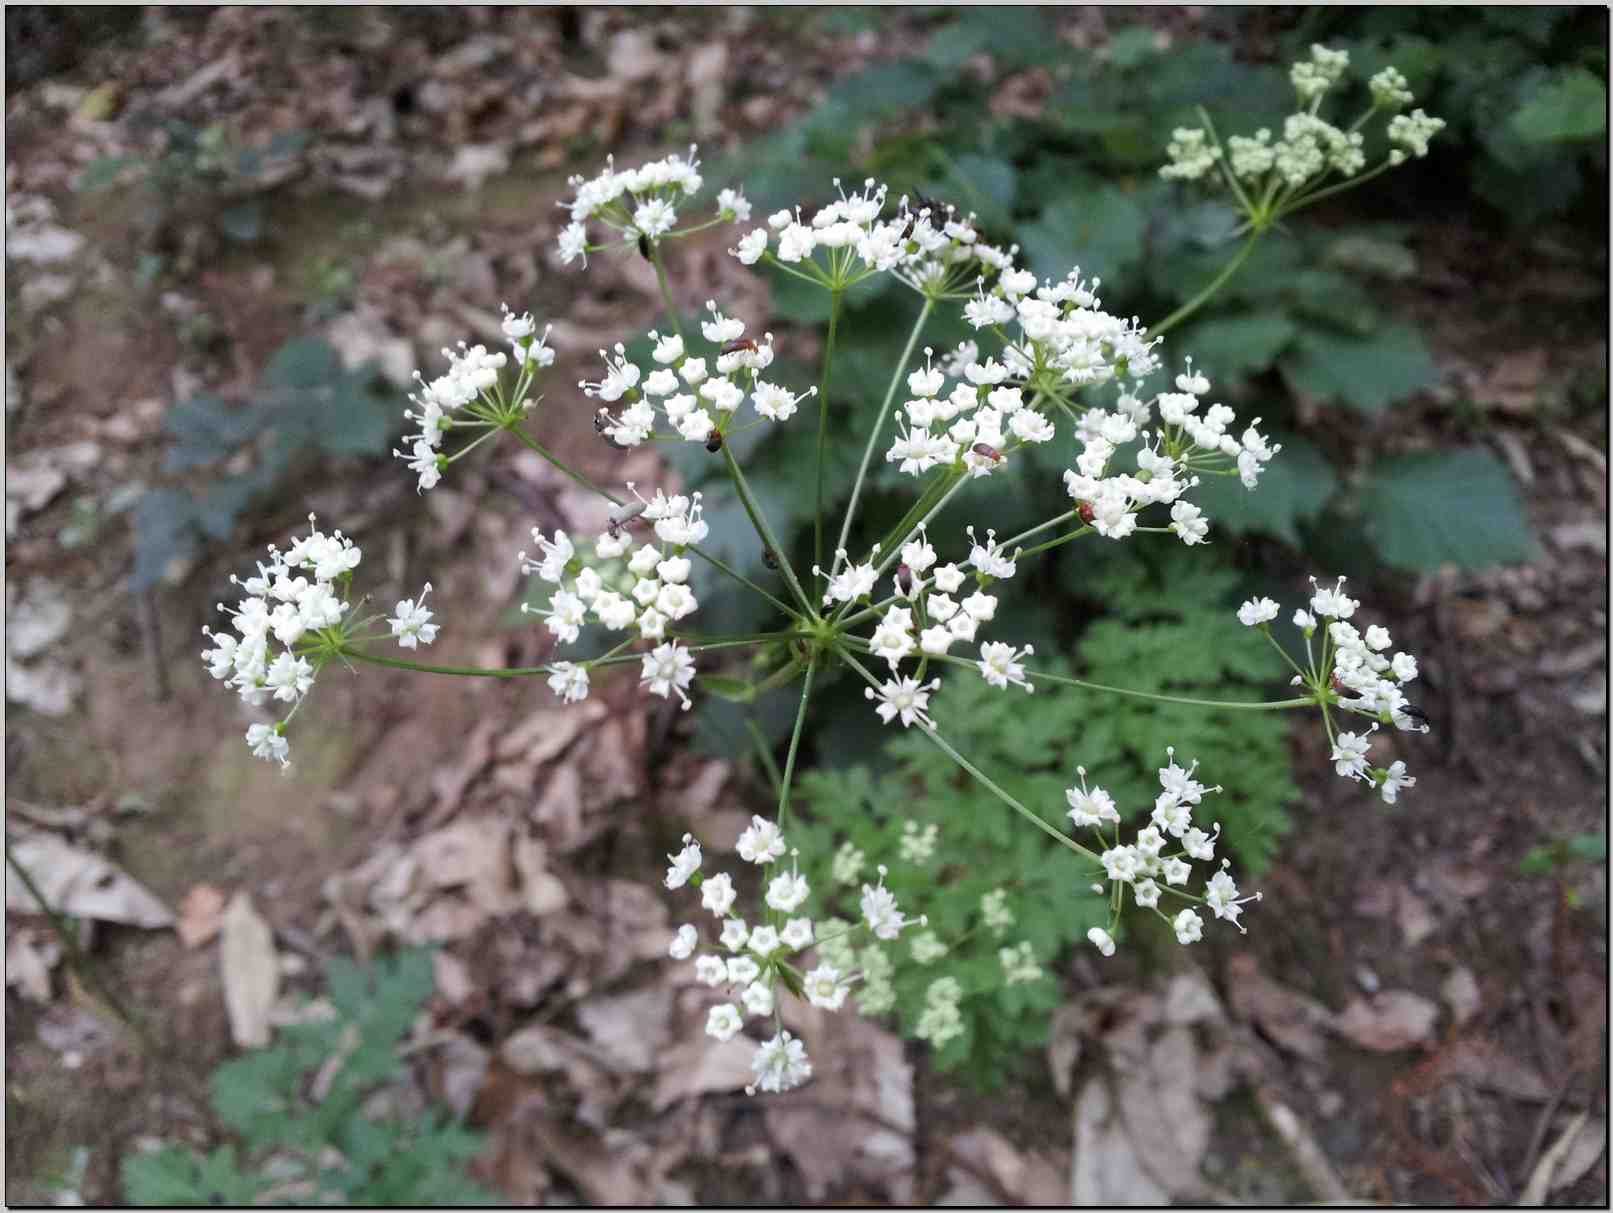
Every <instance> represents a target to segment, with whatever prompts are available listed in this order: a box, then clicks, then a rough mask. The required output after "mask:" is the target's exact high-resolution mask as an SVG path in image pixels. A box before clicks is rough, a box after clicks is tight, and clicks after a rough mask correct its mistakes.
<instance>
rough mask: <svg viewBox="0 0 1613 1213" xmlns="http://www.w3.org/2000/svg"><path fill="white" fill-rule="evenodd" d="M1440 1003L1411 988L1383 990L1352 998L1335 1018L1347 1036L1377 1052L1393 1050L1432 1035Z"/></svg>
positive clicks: (1339, 1031) (1335, 1023)
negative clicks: (1431, 1000) (1412, 990)
mask: <svg viewBox="0 0 1613 1213" xmlns="http://www.w3.org/2000/svg"><path fill="white" fill-rule="evenodd" d="M1438 1018H1439V1006H1438V1004H1436V1003H1433V1002H1430V1001H1429V1000H1428V999H1426V998H1424V997H1423V996H1422V995H1420V994H1413V993H1412V992H1411V991H1410V990H1383V991H1381V992H1379V993H1377V994H1373V995H1370V996H1368V997H1365V998H1357V999H1355V1000H1353V1001H1352V1002H1351V1003H1350V1005H1349V1006H1347V1007H1345V1008H1344V1010H1343V1011H1341V1012H1339V1014H1338V1016H1337V1017H1336V1018H1335V1019H1334V1023H1333V1026H1334V1029H1335V1030H1336V1031H1337V1032H1338V1033H1339V1034H1340V1035H1341V1036H1343V1037H1345V1038H1346V1039H1348V1040H1350V1041H1353V1042H1354V1043H1355V1044H1357V1045H1360V1046H1361V1047H1362V1048H1363V1049H1371V1050H1372V1051H1373V1052H1376V1053H1393V1052H1396V1051H1398V1050H1400V1049H1408V1048H1410V1047H1411V1046H1412V1045H1415V1044H1421V1043H1422V1042H1423V1041H1425V1040H1427V1039H1428V1038H1429V1037H1431V1036H1432V1035H1433V1034H1434V1022H1435V1021H1436V1020H1437V1019H1438Z"/></svg>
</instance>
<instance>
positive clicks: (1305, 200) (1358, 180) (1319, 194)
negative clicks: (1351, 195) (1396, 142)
mask: <svg viewBox="0 0 1613 1213" xmlns="http://www.w3.org/2000/svg"><path fill="white" fill-rule="evenodd" d="M1389 168H1390V163H1389V159H1388V158H1387V157H1385V158H1384V161H1383V163H1382V164H1380V165H1378V167H1377V168H1373V169H1368V170H1367V171H1366V172H1364V173H1361V174H1359V175H1357V176H1354V177H1351V178H1349V179H1348V180H1347V181H1337V182H1334V183H1333V184H1332V185H1330V186H1328V187H1327V188H1326V189H1321V190H1316V191H1314V192H1312V193H1309V194H1300V195H1299V196H1298V197H1295V198H1291V199H1289V201H1288V202H1286V203H1285V204H1284V205H1283V206H1282V208H1281V209H1280V210H1279V211H1278V217H1279V218H1286V217H1287V216H1289V215H1292V214H1293V213H1294V212H1295V211H1298V210H1304V209H1305V208H1306V207H1307V206H1309V205H1310V204H1311V203H1313V202H1320V201H1321V200H1322V199H1323V198H1327V197H1329V196H1331V195H1333V194H1341V193H1343V192H1344V191H1345V190H1347V189H1352V188H1354V187H1355V186H1358V185H1365V184H1366V183H1367V182H1368V181H1371V180H1372V179H1373V178H1374V177H1376V176H1378V175H1379V174H1380V173H1384V172H1387V171H1388V170H1389Z"/></svg>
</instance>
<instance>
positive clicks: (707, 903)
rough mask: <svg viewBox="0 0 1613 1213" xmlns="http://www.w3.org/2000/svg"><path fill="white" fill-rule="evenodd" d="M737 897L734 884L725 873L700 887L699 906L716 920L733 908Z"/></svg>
mask: <svg viewBox="0 0 1613 1213" xmlns="http://www.w3.org/2000/svg"><path fill="white" fill-rule="evenodd" d="M737 896H738V894H737V893H736V892H735V891H734V882H733V880H732V879H731V878H730V877H729V875H728V873H727V872H719V873H717V875H715V876H712V877H710V878H708V879H707V880H706V881H705V883H704V884H702V885H701V886H700V904H701V905H702V906H704V907H705V908H706V909H708V910H710V911H711V912H712V913H713V914H715V915H716V916H717V917H718V918H721V917H723V915H725V914H727V913H728V911H729V910H731V909H733V908H734V899H735V898H736V897H737Z"/></svg>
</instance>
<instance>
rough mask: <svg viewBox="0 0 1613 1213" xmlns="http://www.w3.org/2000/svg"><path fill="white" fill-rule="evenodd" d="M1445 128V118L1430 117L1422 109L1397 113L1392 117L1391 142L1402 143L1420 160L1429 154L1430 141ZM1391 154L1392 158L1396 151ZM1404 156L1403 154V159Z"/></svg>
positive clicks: (1390, 125) (1390, 122)
mask: <svg viewBox="0 0 1613 1213" xmlns="http://www.w3.org/2000/svg"><path fill="white" fill-rule="evenodd" d="M1444 129H1445V120H1444V119H1443V118H1430V117H1429V116H1428V115H1427V114H1425V113H1423V111H1422V110H1420V109H1416V110H1412V111H1411V113H1409V114H1396V115H1395V116H1394V117H1393V118H1392V119H1390V121H1389V142H1391V143H1398V144H1400V145H1401V146H1403V147H1405V148H1406V149H1408V150H1409V151H1410V152H1411V154H1412V155H1413V156H1416V157H1417V158H1418V159H1419V160H1420V159H1422V157H1424V156H1426V155H1428V141H1429V140H1430V139H1432V138H1433V137H1434V136H1435V135H1437V134H1438V133H1439V132H1440V131H1442V130H1444ZM1390 155H1391V158H1392V157H1393V155H1394V153H1390ZM1404 158H1405V157H1404V155H1402V157H1401V159H1402V160H1404ZM1396 163H1399V161H1396Z"/></svg>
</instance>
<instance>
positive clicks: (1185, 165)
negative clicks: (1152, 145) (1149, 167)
mask: <svg viewBox="0 0 1613 1213" xmlns="http://www.w3.org/2000/svg"><path fill="white" fill-rule="evenodd" d="M1165 155H1166V156H1168V157H1169V158H1170V163H1169V164H1167V165H1166V166H1165V167H1164V168H1162V169H1160V170H1159V175H1160V176H1161V177H1163V178H1165V180H1167V181H1197V180H1198V179H1199V178H1200V177H1203V176H1204V175H1205V174H1206V173H1208V172H1211V171H1212V170H1213V169H1214V168H1215V162H1216V161H1217V160H1219V159H1221V148H1220V145H1219V144H1215V143H1211V142H1210V140H1209V136H1208V135H1206V134H1205V133H1204V132H1203V131H1202V130H1199V129H1198V128H1197V127H1191V126H1179V127H1177V128H1176V129H1175V130H1174V131H1172V132H1171V141H1170V143H1168V144H1167V145H1166V146H1165Z"/></svg>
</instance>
